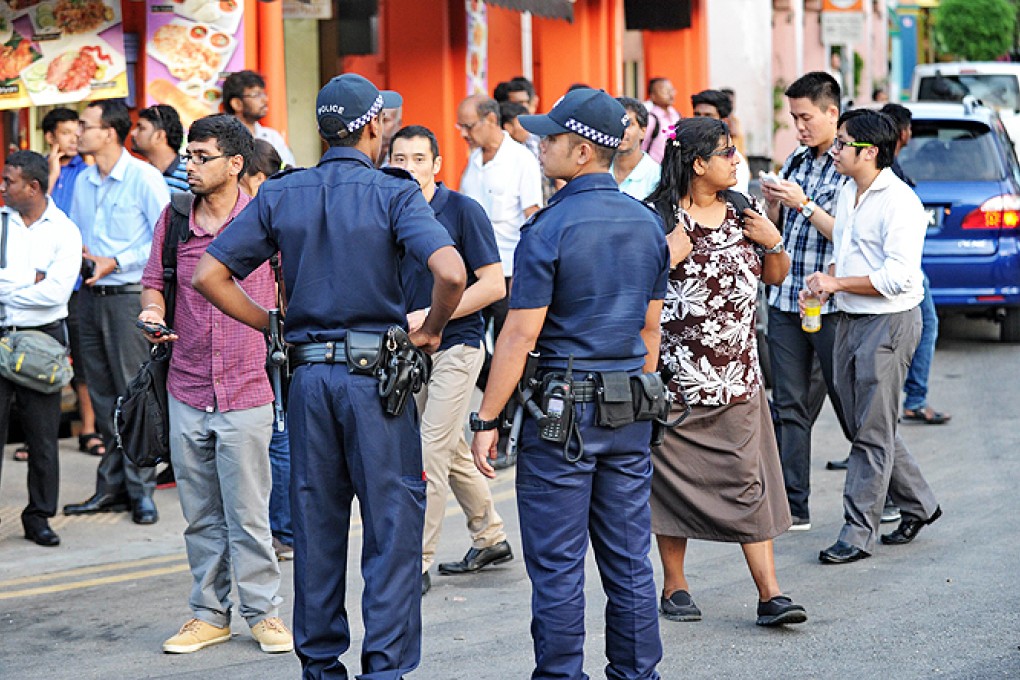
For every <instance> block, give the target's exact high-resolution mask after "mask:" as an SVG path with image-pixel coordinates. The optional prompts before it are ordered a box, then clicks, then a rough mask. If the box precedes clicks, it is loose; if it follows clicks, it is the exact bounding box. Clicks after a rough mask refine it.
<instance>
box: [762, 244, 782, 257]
mask: <svg viewBox="0 0 1020 680" xmlns="http://www.w3.org/2000/svg"><path fill="white" fill-rule="evenodd" d="M784 250H786V246H784V245H783V242H782V241H780V242H779V243H777V244H776V245H774V246H772V247H771V248H766V249H765V254H766V255H778V254H779V253H781V252H783V251H784Z"/></svg>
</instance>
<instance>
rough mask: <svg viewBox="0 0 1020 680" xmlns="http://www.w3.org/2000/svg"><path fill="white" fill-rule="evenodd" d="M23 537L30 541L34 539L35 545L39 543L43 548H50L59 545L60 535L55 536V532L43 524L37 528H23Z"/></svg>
mask: <svg viewBox="0 0 1020 680" xmlns="http://www.w3.org/2000/svg"><path fill="white" fill-rule="evenodd" d="M25 538H27V539H28V540H30V541H34V542H35V544H36V545H41V546H43V547H44V548H52V547H54V546H58V545H60V536H57V532H55V531H53V529H50V527H49V526H48V525H43V526H42V527H39V528H38V529H28V528H26V529H25Z"/></svg>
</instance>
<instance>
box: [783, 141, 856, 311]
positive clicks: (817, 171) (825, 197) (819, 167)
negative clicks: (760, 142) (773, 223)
mask: <svg viewBox="0 0 1020 680" xmlns="http://www.w3.org/2000/svg"><path fill="white" fill-rule="evenodd" d="M791 168H792V172H791ZM780 177H784V178H786V179H788V180H790V181H791V182H796V183H797V184H799V185H800V186H801V188H803V189H804V193H805V194H807V196H808V198H810V199H811V200H812V201H814V202H815V204H817V205H818V207H819V208H821V209H822V210H824V211H825V212H827V213H829V214H830V215H832V214H834V213H835V207H836V195H837V194H838V193H839V189H840V187H842V186H843V184H845V183H846V178H845V177H844V176H843V175H840V174H839V173H838V172H836V164H835V162H834V161H833V159H832V156H830V155H829V154H828V153H824V154H822V157H821V158H816V157H815V153H814V150H813V149H810V148H807V147H800V148H798V149H797V150H796V151H794V152H793V153H792V154H790V156H789V158H787V159H786V162H785V163H784V164H783V169H782V171H781V172H780ZM784 212H785V214H786V218H785V221H784V222H783V245H784V246H785V247H786V251H787V252H788V253H789V254H790V273H789V275H787V277H786V280H784V281H783V282H782V283H781V284H780V285H778V286H770V287H769V306H771V307H776V308H778V309H779V310H780V311H783V312H797V311H798V309H799V308H798V305H797V294H798V293H800V291H801V289H803V288H805V287H806V285H805V283H804V279H805V278H807V276H808V275H809V274H812V273H814V272H820V271H823V270H824V269H825V267H826V264H827V263H828V262H829V260H831V259H832V242H831V241H829V239H827V238H825V237H824V236H822V234H821V233H820V232H819V231H818V230H817V229H815V228H814V227H813V226H811V222H810V221H809V220H808V219H807V218H806V217H804V215H803V214H801V213H799V212H797V211H796V210H790V209H787V210H785V211H784ZM835 311H836V306H835V302H834V301H833V300H832V299H831V298H830V299H829V301H828V302H826V303H825V306H824V307H822V313H823V314H827V313H829V312H835Z"/></svg>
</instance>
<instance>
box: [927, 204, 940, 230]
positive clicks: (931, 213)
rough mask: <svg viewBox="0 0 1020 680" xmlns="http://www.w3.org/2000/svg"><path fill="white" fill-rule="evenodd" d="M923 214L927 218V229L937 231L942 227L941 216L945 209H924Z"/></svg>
mask: <svg viewBox="0 0 1020 680" xmlns="http://www.w3.org/2000/svg"><path fill="white" fill-rule="evenodd" d="M924 213H925V214H926V215H927V216H928V228H929V229H938V228H939V227H941V226H942V216H943V215H944V214H945V209H944V208H942V207H941V206H940V207H937V208H928V207H926V208H925V209H924Z"/></svg>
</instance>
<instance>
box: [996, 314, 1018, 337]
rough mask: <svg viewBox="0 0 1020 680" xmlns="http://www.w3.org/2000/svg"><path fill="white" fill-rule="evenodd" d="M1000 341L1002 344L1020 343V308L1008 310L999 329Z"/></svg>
mask: <svg viewBox="0 0 1020 680" xmlns="http://www.w3.org/2000/svg"><path fill="white" fill-rule="evenodd" d="M999 339H1000V340H1002V342H1011V343H1012V342H1020V308H1017V307H1011V308H1010V309H1007V310H1006V316H1004V317H1002V326H1001V328H999Z"/></svg>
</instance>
